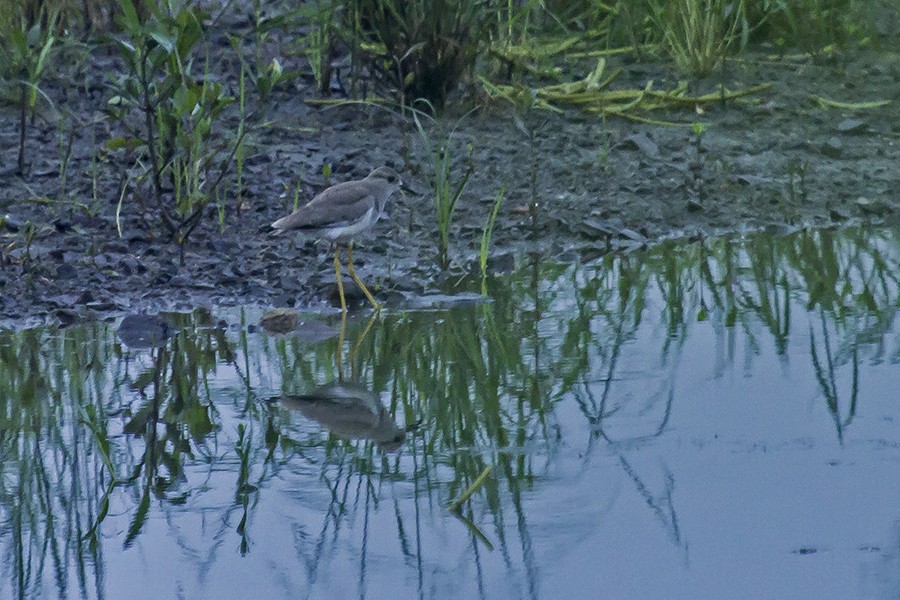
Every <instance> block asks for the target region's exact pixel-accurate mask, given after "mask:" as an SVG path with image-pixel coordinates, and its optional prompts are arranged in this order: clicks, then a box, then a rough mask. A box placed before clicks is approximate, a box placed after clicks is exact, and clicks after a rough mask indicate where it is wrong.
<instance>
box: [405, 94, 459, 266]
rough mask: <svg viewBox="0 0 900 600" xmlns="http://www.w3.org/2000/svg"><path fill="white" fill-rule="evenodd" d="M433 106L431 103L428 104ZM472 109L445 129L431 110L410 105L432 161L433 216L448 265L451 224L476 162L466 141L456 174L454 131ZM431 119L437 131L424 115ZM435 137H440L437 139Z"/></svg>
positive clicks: (442, 257)
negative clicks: (461, 164) (462, 164)
mask: <svg viewBox="0 0 900 600" xmlns="http://www.w3.org/2000/svg"><path fill="white" fill-rule="evenodd" d="M428 106H430V105H428ZM471 112H472V111H469V113H466V114H465V115H463V116H462V117H461V118H460V119H459V120H458V121H457V122H456V123H455V124H454V126H453V128H452V129H451V130H450V132H449V133H444V131H443V128H442V126H441V125H440V122H439V121H437V120H434V119H432V118H431V117H429V116H428V114H426V113H423V112H422V111H419V110H417V109H414V108H413V109H411V113H412V117H413V122H414V123H415V126H416V130H417V131H418V133H419V139H420V140H421V142H422V146H423V148H424V150H425V152H424V154H425V156H427V157H428V159H429V160H430V161H431V165H430V169H429V170H430V178H431V189H432V193H433V200H434V216H435V223H436V225H437V233H438V236H437V250H438V262H439V263H440V264H441V266H442V267H444V268H446V267H447V266H448V265H449V263H450V257H449V248H450V228H451V226H452V225H453V213H454V212H455V211H456V203H457V202H458V201H459V199H460V197H461V196H462V194H463V192H464V191H465V189H466V185H467V184H468V183H469V178H470V177H471V176H472V173H474V172H475V164H474V163H473V161H472V153H473V152H474V147H473V146H472V144H467V145H466V151H467V152H468V156H467V158H466V165H465V167H464V170H463V172H462V174H460V175H458V176H457V175H455V165H454V163H453V146H454V140H453V137H454V134H455V133H456V128H457V127H458V126H459V124H460V123H461V122H462V121H463V119H465V118H466V117H467V116H468V115H469V114H471ZM423 118H424V119H430V120H431V124H432V127H434V128H435V129H436V133H431V132H429V130H428V129H427V128H426V126H425V125H424V124H423V123H422V119H423ZM435 137H436V138H437V141H435Z"/></svg>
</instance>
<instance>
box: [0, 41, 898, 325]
mask: <svg viewBox="0 0 900 600" xmlns="http://www.w3.org/2000/svg"><path fill="white" fill-rule="evenodd" d="M225 52H227V50H223V53H225ZM764 58H765V57H764V56H763V55H762V54H756V55H747V56H746V57H745V60H742V61H734V62H730V63H729V65H728V68H727V69H726V71H725V72H724V73H722V74H719V75H716V76H715V77H714V79H715V81H710V82H699V83H695V84H693V88H694V91H696V92H698V93H703V92H706V91H709V90H710V89H712V88H713V86H714V85H715V84H716V83H718V82H719V81H723V82H724V83H726V85H728V87H730V88H731V89H737V88H740V87H747V86H750V85H755V84H759V83H765V82H772V83H773V84H774V85H773V87H772V88H771V89H769V90H768V91H766V92H764V93H763V94H761V95H759V96H757V98H758V101H759V102H758V103H755V104H748V103H740V104H737V103H725V104H723V105H715V106H708V107H705V108H704V111H703V113H702V114H698V113H696V112H692V111H685V112H684V113H680V114H679V113H671V114H653V115H646V116H651V117H654V118H663V119H668V120H680V121H683V122H691V121H695V120H697V121H702V122H703V123H704V124H705V131H704V132H703V134H702V137H701V139H700V140H699V143H698V140H697V138H696V136H695V134H694V133H693V132H692V130H691V128H690V127H662V126H655V125H647V124H640V123H636V122H632V121H628V120H621V119H609V120H606V122H604V121H603V120H601V119H600V118H599V117H594V116H587V115H585V114H582V113H580V112H578V111H569V112H566V113H565V114H562V115H560V114H553V113H549V112H544V111H536V112H534V113H532V114H531V115H530V116H529V117H528V122H529V124H530V125H531V126H532V127H534V130H535V138H534V139H535V142H534V144H533V145H532V144H529V143H528V138H527V137H526V136H525V135H524V134H523V133H522V131H520V129H519V128H517V127H516V125H515V123H514V120H513V118H512V115H511V111H510V109H509V107H508V106H504V105H500V104H488V105H487V106H486V107H485V108H484V109H482V110H480V111H479V112H477V113H474V114H472V115H469V116H468V117H466V118H465V120H463V121H462V122H461V123H460V124H459V125H458V127H457V129H456V132H457V133H456V135H455V137H454V140H455V142H456V150H455V151H456V156H457V157H458V158H459V159H460V160H459V164H458V165H457V167H458V168H457V171H458V172H459V173H462V172H463V170H464V162H463V161H464V160H465V154H466V152H465V146H466V144H472V146H473V149H474V154H473V160H474V164H475V167H476V169H475V172H474V174H473V176H472V178H471V181H470V184H469V186H468V188H467V190H466V192H465V194H464V196H463V198H462V199H461V201H460V203H459V206H458V209H457V212H456V215H455V220H454V226H453V234H452V240H453V242H452V246H451V249H450V252H451V259H452V265H451V267H450V269H449V270H448V271H443V270H441V269H439V268H438V266H437V260H436V242H435V240H436V239H437V234H436V229H435V224H434V217H433V214H432V213H433V208H432V198H431V193H430V184H429V179H428V171H429V169H430V165H431V160H432V159H431V158H430V157H429V156H426V155H424V154H423V153H422V149H421V147H420V145H419V144H417V134H416V130H415V128H414V127H413V126H412V124H410V123H409V122H404V121H403V120H401V119H400V118H399V117H397V116H395V115H394V114H392V113H390V112H389V111H386V110H384V109H378V108H373V107H366V106H359V105H353V106H350V105H344V106H338V107H329V108H322V107H320V106H313V105H310V104H308V103H307V102H305V101H306V100H310V99H314V98H316V97H317V96H316V93H315V91H314V90H315V83H314V81H312V79H311V78H300V79H296V80H294V81H293V82H292V83H291V84H290V85H288V86H286V87H285V88H284V89H282V90H280V91H278V92H276V93H275V98H274V101H273V102H272V103H271V107H270V108H269V110H268V114H267V115H266V120H269V121H270V122H271V125H270V126H267V127H258V128H256V129H255V130H254V132H253V133H252V135H251V137H250V150H251V152H250V155H249V157H248V159H247V161H246V164H245V171H244V181H245V189H244V193H243V199H244V201H243V205H242V206H241V210H240V212H239V214H237V213H236V211H235V210H234V207H235V204H236V202H235V200H234V195H235V193H234V190H235V188H234V185H233V184H232V185H229V186H227V187H226V196H227V198H226V205H227V207H228V210H227V212H226V219H225V223H224V229H223V230H220V228H219V223H218V219H217V215H216V210H215V207H210V209H209V214H208V218H206V219H205V220H204V221H203V223H202V224H201V226H200V227H198V229H197V230H196V231H195V232H194V233H193V235H192V236H191V238H190V240H189V242H188V244H187V247H186V253H185V264H184V265H183V266H182V265H181V264H180V261H179V250H178V248H177V247H176V246H175V245H174V244H172V243H170V242H169V241H168V240H167V239H166V238H165V237H163V236H162V235H161V234H160V232H159V228H158V226H157V220H156V218H155V217H154V216H153V215H152V214H145V212H144V211H143V210H142V208H141V207H142V206H143V204H142V203H141V202H140V201H139V199H140V197H141V195H142V194H145V193H147V191H146V190H142V189H141V188H138V189H131V188H129V192H128V194H127V195H126V198H125V202H124V204H123V207H122V236H121V237H120V236H119V235H118V233H117V229H116V222H115V212H116V207H117V204H118V201H119V194H118V186H119V184H120V181H121V180H122V173H123V171H124V169H126V168H128V167H130V166H131V165H129V164H128V162H127V161H126V160H125V158H124V156H122V154H121V153H118V154H116V153H112V154H106V155H103V156H102V157H101V158H100V160H99V161H97V162H96V163H94V161H92V155H93V154H94V152H95V149H96V148H97V147H99V146H100V145H101V144H102V143H103V142H104V141H105V140H106V139H108V138H109V137H111V136H112V135H114V134H115V132H114V131H113V132H111V131H110V125H108V124H107V121H106V118H105V117H104V116H103V113H102V108H103V107H104V105H105V103H106V101H107V100H108V97H109V95H110V91H109V90H108V89H107V88H106V87H105V86H104V84H103V77H104V71H105V70H107V69H109V68H110V65H111V64H114V62H112V61H111V60H110V59H109V58H104V57H102V56H100V55H99V54H98V56H95V57H93V58H91V59H90V64H89V65H88V68H87V69H86V70H85V74H84V77H86V78H87V83H86V84H85V83H79V85H78V86H75V85H73V84H71V83H67V82H66V81H62V80H57V81H46V82H45V84H44V89H45V91H47V93H48V94H49V96H50V97H52V98H53V99H54V101H55V102H56V104H57V108H58V110H56V111H54V114H53V115H52V116H50V117H49V118H46V119H42V118H38V119H36V120H35V121H34V123H33V125H31V126H30V127H29V129H28V140H27V156H28V159H29V161H30V167H29V169H28V172H27V173H26V174H25V175H24V176H20V175H19V174H17V173H16V164H15V163H16V152H17V147H18V113H17V109H16V108H15V107H13V106H2V107H0V150H2V152H0V218H2V215H6V217H5V219H2V222H0V244H2V246H0V323H3V322H5V323H7V324H11V323H23V322H26V321H28V320H30V318H37V319H41V320H43V319H50V320H52V319H58V320H60V321H62V322H63V323H67V322H71V321H73V320H80V319H83V318H86V317H89V316H108V315H114V314H118V313H121V312H125V311H131V312H133V311H141V310H156V309H161V308H186V307H193V306H197V305H208V304H229V305H234V304H244V303H255V304H261V305H264V306H298V307H299V306H308V305H316V304H322V303H333V298H332V296H333V293H334V290H335V286H334V281H333V279H334V275H333V270H332V263H331V260H330V259H331V255H330V254H329V253H328V248H327V245H326V244H323V243H317V242H315V241H314V240H302V239H300V240H295V239H293V238H291V237H287V236H281V237H279V236H275V235H272V234H271V233H270V230H269V224H270V223H271V222H272V221H274V220H276V219H277V218H278V217H280V216H283V215H285V214H287V212H289V211H290V209H291V205H292V203H293V189H294V186H295V185H296V182H297V180H298V178H302V181H303V187H302V193H301V196H300V198H301V202H304V201H306V200H308V199H309V198H311V197H312V196H313V195H314V194H315V193H316V192H317V191H319V190H320V189H322V187H324V186H325V183H326V182H325V180H324V178H323V176H322V175H321V173H322V168H323V165H325V164H330V165H332V167H333V175H332V181H333V182H338V181H344V180H349V179H356V178H361V177H363V176H365V174H367V173H368V172H369V171H370V170H371V169H372V168H373V167H376V166H379V165H382V164H388V165H391V166H393V167H394V168H396V169H397V170H398V171H399V172H400V173H401V175H402V176H403V178H404V182H405V184H406V188H407V189H406V191H405V193H404V194H403V196H402V197H398V198H395V201H394V203H393V205H392V206H391V209H390V210H391V212H390V217H389V218H388V219H386V220H383V221H381V222H379V223H378V224H377V225H376V227H375V230H374V232H373V234H372V236H371V237H370V239H368V240H364V241H361V242H360V243H359V244H358V250H357V252H355V254H354V255H355V257H356V259H357V267H358V271H359V273H360V274H361V276H362V277H363V278H364V279H365V280H366V281H367V282H371V283H373V284H375V285H374V287H375V288H377V289H376V295H377V296H379V297H380V298H381V299H382V300H383V301H385V303H386V305H387V306H388V307H391V306H399V305H402V304H403V303H404V300H403V298H404V297H408V296H409V295H415V294H422V293H426V292H430V291H434V290H437V289H440V288H442V287H446V283H447V281H448V278H449V277H452V278H453V280H455V279H456V278H457V277H458V276H459V275H460V274H461V273H463V272H468V271H469V270H471V269H473V268H475V267H474V266H473V265H475V264H476V263H477V255H478V246H479V243H480V240H481V232H482V227H483V225H484V223H485V220H486V219H487V217H488V215H489V213H490V209H491V204H492V202H493V199H494V197H495V195H496V194H497V192H498V190H499V189H500V187H501V185H505V186H506V188H507V198H506V201H505V203H504V204H503V206H502V209H501V211H500V215H499V219H498V223H497V226H496V227H495V230H494V239H493V245H492V248H491V255H492V257H493V259H492V267H493V268H494V269H495V270H505V269H508V268H511V267H512V265H513V264H514V263H515V258H516V257H517V256H520V255H521V254H523V253H525V252H531V251H539V252H542V253H544V254H545V255H547V256H548V257H551V258H553V257H556V258H559V259H561V260H576V259H578V258H579V257H582V258H591V257H595V256H597V255H599V254H602V253H604V252H608V251H610V250H617V249H628V248H633V247H638V246H642V245H645V244H652V243H654V242H656V241H657V240H660V239H662V238H667V237H673V236H686V237H696V236H704V235H710V234H714V233H721V232H729V231H735V230H744V229H757V228H772V230H773V232H778V231H782V230H787V229H793V228H798V227H818V226H824V227H828V226H834V225H839V224H841V223H844V222H847V221H873V222H878V223H888V224H896V223H897V222H898V208H900V193H898V189H900V101H898V93H900V56H898V55H897V54H891V53H885V52H882V53H881V54H880V55H877V56H876V55H872V56H868V55H866V56H855V57H852V58H851V57H843V58H841V59H832V60H831V61H830V62H826V63H824V64H819V63H817V62H816V61H813V60H809V61H805V62H804V63H803V64H787V63H785V62H783V61H782V62H780V63H779V62H776V61H768V60H765V59H764ZM622 64H623V66H625V71H624V73H623V74H622V75H621V76H620V77H619V78H618V79H617V80H616V81H615V82H614V84H613V87H614V88H643V87H644V86H645V85H646V83H647V82H648V81H650V80H653V81H654V87H655V88H656V89H668V88H671V87H674V86H675V85H676V84H677V81H676V80H675V79H674V77H673V76H672V75H671V71H668V70H667V69H666V68H665V67H664V66H661V65H655V64H629V63H627V61H623V63H622ZM612 66H613V65H612V64H611V65H610V68H611V67H612ZM588 69H589V67H588V66H584V69H582V67H581V66H579V67H573V72H572V75H571V78H572V79H573V80H574V79H578V78H580V77H583V76H584V74H585V72H586V70H588ZM230 72H231V73H232V74H236V73H237V72H238V69H236V68H235V69H232V70H230ZM79 76H80V75H79ZM228 85H229V86H231V87H232V89H233V90H234V91H235V92H236V86H237V84H236V81H229V82H228ZM810 94H818V95H821V96H824V97H827V98H830V99H834V100H838V101H842V102H861V101H869V100H876V99H888V100H892V103H891V104H889V105H888V106H884V107H881V108H875V109H869V110H860V111H856V112H848V111H841V110H839V109H823V108H821V107H819V106H817V105H816V104H815V103H813V102H812V101H811V100H810V97H809V96H810ZM463 104H464V103H463V102H462V101H461V100H460V101H459V104H458V105H457V106H451V107H450V110H449V112H450V113H455V114H456V116H452V115H451V116H447V117H445V118H444V120H443V122H444V124H445V126H446V127H447V128H448V129H449V128H451V127H453V124H454V121H455V119H456V118H458V115H460V114H463V113H464V112H465V110H467V109H468V108H469V106H471V104H472V103H471V102H469V103H468V105H469V106H465V107H464V106H463ZM64 114H74V115H76V116H77V118H78V119H79V121H80V123H81V124H82V125H80V126H78V127H77V128H76V130H75V136H76V137H75V139H74V144H73V151H72V156H71V159H70V161H69V165H68V183H67V191H66V194H65V196H64V197H61V194H60V164H61V161H60V142H59V135H58V131H59V129H58V127H59V123H60V121H59V119H60V118H62V116H61V115H64ZM45 116H47V115H46V114H45ZM226 121H227V122H226V123H225V124H224V125H223V126H226V127H233V128H235V129H236V120H235V119H234V118H230V119H227V120H226ZM62 123H63V124H64V127H65V128H68V127H69V125H68V123H71V121H70V120H65V119H64V120H63V121H62ZM63 145H65V144H63ZM93 173H97V178H96V197H97V199H98V202H96V203H95V201H94V189H95V187H94V177H93V175H92V174H93ZM532 198H534V199H536V201H537V219H536V221H535V222H534V223H532V222H531V217H530V214H529V211H528V205H529V202H530V201H531V200H532ZM82 207H90V208H91V210H87V209H85V208H82ZM91 212H96V214H95V215H91V214H90V213H91ZM28 221H32V222H34V223H35V224H36V225H37V234H36V236H35V238H34V240H33V243H32V244H31V245H30V248H29V247H27V245H26V240H25V237H24V231H25V224H26V223H27V222H28ZM347 283H348V285H347V290H348V291H350V290H354V289H355V286H353V285H350V281H349V279H348V280H347ZM358 301H361V302H363V303H364V302H365V301H364V299H362V297H361V295H359V296H358V297H354V302H358Z"/></svg>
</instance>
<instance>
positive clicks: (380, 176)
mask: <svg viewBox="0 0 900 600" xmlns="http://www.w3.org/2000/svg"><path fill="white" fill-rule="evenodd" d="M366 179H377V180H380V181H384V182H386V183H388V184H389V185H390V186H391V187H393V188H394V189H398V188H399V187H400V185H401V184H402V183H403V182H402V181H401V180H400V175H398V174H397V171H395V170H393V169H392V168H390V167H378V168H377V169H375V170H374V171H372V172H371V173H369V175H368V177H366Z"/></svg>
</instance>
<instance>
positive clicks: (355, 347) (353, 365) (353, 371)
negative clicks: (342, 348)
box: [350, 310, 379, 377]
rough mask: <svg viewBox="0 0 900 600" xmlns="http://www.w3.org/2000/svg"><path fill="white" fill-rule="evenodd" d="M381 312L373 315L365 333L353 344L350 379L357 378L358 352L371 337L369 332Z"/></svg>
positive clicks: (364, 330)
mask: <svg viewBox="0 0 900 600" xmlns="http://www.w3.org/2000/svg"><path fill="white" fill-rule="evenodd" d="M378 315H379V312H378V311H377V310H376V311H375V312H373V313H372V316H370V317H369V322H368V323H366V328H365V329H363V332H362V333H361V334H360V335H359V338H358V339H357V340H356V342H355V343H354V344H353V347H352V348H351V349H350V377H356V375H357V373H356V361H355V359H356V351H357V350H359V347H360V345H362V341H363V340H364V339H366V336H367V335H369V331H371V329H372V325H374V324H375V320H376V319H377V318H378Z"/></svg>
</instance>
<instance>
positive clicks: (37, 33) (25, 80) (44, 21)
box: [0, 2, 59, 175]
mask: <svg viewBox="0 0 900 600" xmlns="http://www.w3.org/2000/svg"><path fill="white" fill-rule="evenodd" d="M0 7H2V8H3V11H2V14H0V82H6V81H8V82H9V83H11V84H13V85H14V86H16V87H18V104H19V154H18V162H17V165H18V172H19V174H20V175H21V174H24V173H25V170H26V169H25V166H26V165H25V163H26V157H25V139H26V131H27V121H28V116H29V115H31V114H33V113H34V109H35V105H36V104H37V100H38V95H39V93H40V87H39V85H40V82H41V78H42V77H43V75H44V71H45V69H46V67H47V63H48V60H49V58H50V53H51V50H52V49H53V45H54V43H55V42H56V35H55V32H56V28H57V23H58V21H59V10H58V9H57V10H54V8H53V6H52V5H46V6H45V5H40V6H32V5H30V4H29V3H21V4H16V3H6V2H3V3H0ZM5 80H6V81H5Z"/></svg>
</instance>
